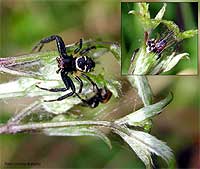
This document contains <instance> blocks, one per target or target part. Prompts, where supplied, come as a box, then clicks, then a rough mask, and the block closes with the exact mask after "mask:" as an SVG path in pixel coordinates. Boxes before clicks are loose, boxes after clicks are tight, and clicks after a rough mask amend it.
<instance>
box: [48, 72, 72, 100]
mask: <svg viewBox="0 0 200 169" xmlns="http://www.w3.org/2000/svg"><path fill="white" fill-rule="evenodd" d="M61 78H62V80H63V82H64V84H65V86H66V90H68V89H69V88H71V90H72V91H71V92H70V93H67V94H66V95H63V96H61V97H58V98H57V99H52V100H45V102H54V101H61V100H64V99H66V98H67V97H70V96H72V95H73V94H74V93H75V92H76V89H75V86H74V83H73V81H72V80H71V78H70V77H69V76H67V75H66V74H65V72H64V71H61Z"/></svg>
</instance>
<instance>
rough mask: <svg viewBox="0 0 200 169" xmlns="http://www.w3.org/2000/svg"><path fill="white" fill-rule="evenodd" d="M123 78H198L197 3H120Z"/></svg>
mask: <svg viewBox="0 0 200 169" xmlns="http://www.w3.org/2000/svg"><path fill="white" fill-rule="evenodd" d="M121 13H122V16H121V28H122V33H121V41H122V65H121V72H122V75H198V3H197V2H196V3H195V2H192V3H190V2H189V3H188V2H187V3H180V2H177V3H157V2H152V3H135V2H122V3H121Z"/></svg>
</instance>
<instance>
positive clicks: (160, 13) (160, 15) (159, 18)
mask: <svg viewBox="0 0 200 169" xmlns="http://www.w3.org/2000/svg"><path fill="white" fill-rule="evenodd" d="M166 6H167V4H166V3H164V5H163V7H162V8H161V9H160V11H159V12H158V13H157V15H156V17H155V19H157V20H161V19H162V17H163V15H164V14H165V10H166Z"/></svg>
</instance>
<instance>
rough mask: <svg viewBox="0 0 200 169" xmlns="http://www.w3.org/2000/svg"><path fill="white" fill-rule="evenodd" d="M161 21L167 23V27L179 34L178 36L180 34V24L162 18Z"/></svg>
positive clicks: (176, 34)
mask: <svg viewBox="0 0 200 169" xmlns="http://www.w3.org/2000/svg"><path fill="white" fill-rule="evenodd" d="M161 23H163V24H164V25H166V26H167V28H168V29H169V30H170V31H173V33H174V35H175V36H177V37H178V36H179V33H180V29H179V27H178V25H176V24H175V23H174V22H173V21H168V20H161Z"/></svg>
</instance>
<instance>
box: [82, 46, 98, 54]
mask: <svg viewBox="0 0 200 169" xmlns="http://www.w3.org/2000/svg"><path fill="white" fill-rule="evenodd" d="M92 49H96V46H90V47H88V48H85V49H83V50H82V51H80V55H84V54H86V53H87V52H89V51H90V50H92Z"/></svg>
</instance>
